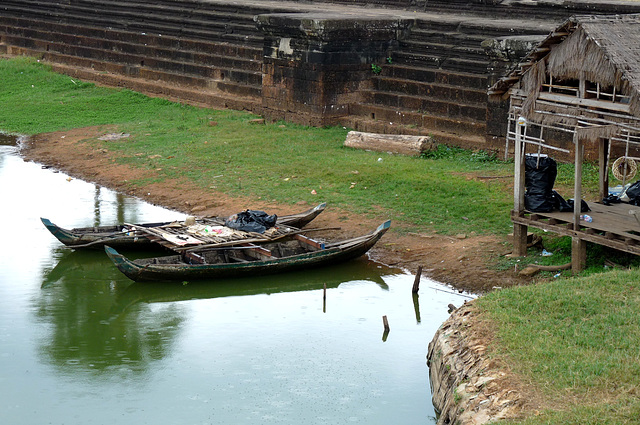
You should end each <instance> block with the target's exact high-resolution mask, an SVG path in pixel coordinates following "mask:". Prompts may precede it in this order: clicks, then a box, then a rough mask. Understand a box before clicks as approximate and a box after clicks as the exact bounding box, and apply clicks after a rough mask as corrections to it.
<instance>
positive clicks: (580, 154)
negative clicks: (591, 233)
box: [571, 129, 587, 273]
mask: <svg viewBox="0 0 640 425" xmlns="http://www.w3.org/2000/svg"><path fill="white" fill-rule="evenodd" d="M576 130H577V129H576ZM573 144H574V146H575V150H576V151H575V172H574V182H573V231H574V235H575V236H573V237H572V238H571V271H572V272H573V273H579V272H581V271H582V270H584V268H585V266H586V262H587V243H586V242H585V241H584V240H583V239H581V238H580V236H579V233H580V214H581V213H582V161H583V159H584V144H583V143H582V141H581V140H580V138H579V137H578V132H577V131H575V132H574V133H573Z"/></svg>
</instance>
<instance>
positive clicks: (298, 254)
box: [105, 220, 391, 281]
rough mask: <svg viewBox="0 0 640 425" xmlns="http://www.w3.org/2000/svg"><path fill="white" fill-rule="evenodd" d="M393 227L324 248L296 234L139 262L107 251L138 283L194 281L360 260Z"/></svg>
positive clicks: (255, 274)
mask: <svg viewBox="0 0 640 425" xmlns="http://www.w3.org/2000/svg"><path fill="white" fill-rule="evenodd" d="M390 226H391V221H390V220H389V221H386V222H384V223H382V224H381V225H380V226H378V228H377V229H376V230H374V231H373V232H371V233H369V234H367V235H364V236H360V237H356V238H352V239H347V240H343V241H339V242H332V243H326V244H325V243H321V242H318V241H315V240H313V239H310V238H308V237H306V236H302V235H296V236H295V237H294V238H292V239H290V240H287V241H281V242H272V243H266V244H262V245H254V244H247V245H243V246H235V247H229V248H213V249H209V250H201V251H197V252H185V253H183V254H178V255H171V256H166V257H155V258H145V259H139V260H129V259H128V258H126V257H124V256H123V255H122V254H119V253H118V252H117V251H116V250H115V249H113V248H111V247H109V246H105V251H106V253H107V255H108V256H109V258H110V259H111V261H113V263H114V264H115V265H116V267H117V268H118V269H119V270H120V271H121V272H122V273H124V274H125V275H126V276H127V277H128V278H130V279H132V280H135V281H190V280H196V279H216V278H228V277H240V276H260V275H263V274H272V273H281V272H285V271H290V270H300V269H308V268H312V267H321V266H326V265H332V264H337V263H340V262H343V261H347V260H351V259H353V258H357V257H359V256H361V255H363V254H364V253H366V252H367V251H369V249H371V248H372V247H373V246H374V245H375V244H376V242H378V240H380V238H381V237H382V236H383V235H384V234H385V233H386V232H387V230H388V229H389V227H390Z"/></svg>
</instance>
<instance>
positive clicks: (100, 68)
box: [8, 46, 262, 109]
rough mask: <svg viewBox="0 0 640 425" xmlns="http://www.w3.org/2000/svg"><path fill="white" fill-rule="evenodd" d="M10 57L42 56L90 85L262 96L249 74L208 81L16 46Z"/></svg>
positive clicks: (224, 76)
mask: <svg viewBox="0 0 640 425" xmlns="http://www.w3.org/2000/svg"><path fill="white" fill-rule="evenodd" d="M8 53H10V54H13V55H29V56H39V57H42V58H43V59H44V60H45V61H47V62H49V63H50V64H51V65H52V66H53V67H54V68H57V69H59V70H60V71H58V72H63V73H65V74H68V75H75V76H79V77H80V78H83V79H84V78H87V79H89V80H90V81H98V82H101V83H104V84H108V85H113V86H116V87H121V85H120V84H118V83H117V77H121V78H123V80H127V79H130V80H131V81H135V82H136V85H137V86H143V83H142V81H147V82H149V84H150V85H152V86H154V87H155V86H158V87H160V86H163V85H164V86H165V87H167V90H172V89H173V88H174V87H175V88H176V90H177V89H178V88H180V89H181V90H184V91H194V90H195V91H198V90H201V91H205V92H207V93H209V94H212V93H215V94H216V96H218V97H223V98H226V97H228V96H239V97H243V98H246V99H254V100H255V101H256V102H258V101H259V99H260V98H261V93H262V87H261V86H260V85H256V84H247V83H244V82H243V78H244V75H245V74H244V73H243V71H242V70H226V71H225V72H226V73H227V74H224V75H214V76H212V77H210V78H207V77H203V76H201V75H194V74H191V75H189V74H186V73H182V72H179V71H174V72H169V71H158V70H154V69H151V68H148V67H145V66H137V65H130V64H122V63H121V64H118V63H114V62H110V61H100V60H97V59H90V58H81V57H78V56H71V55H64V54H61V53H57V52H52V51H49V52H44V51H40V50H32V49H29V48H20V47H14V46H11V47H10V48H9V49H8ZM69 69H78V70H79V71H78V73H77V74H74V73H73V72H70V71H67V70H69ZM103 73H105V75H108V79H109V81H111V83H107V82H106V79H107V77H104V78H103V77H102V74H103ZM234 73H238V74H239V75H234ZM103 80H105V81H103ZM145 92H146V91H145ZM154 93H155V92H154ZM241 109H242V108H241Z"/></svg>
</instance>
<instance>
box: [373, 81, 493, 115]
mask: <svg viewBox="0 0 640 425" xmlns="http://www.w3.org/2000/svg"><path fill="white" fill-rule="evenodd" d="M371 91H372V92H383V93H387V94H395V95H397V96H404V95H409V96H411V97H417V98H424V99H425V100H426V101H427V102H431V101H433V100H445V99H446V100H448V101H453V102H456V103H463V104H466V105H469V106H474V107H477V108H481V109H485V108H486V107H487V92H486V91H485V90H476V89H470V88H465V87H460V86H455V85H449V84H438V83H426V82H421V81H415V80H404V79H398V78H390V77H376V78H374V79H373V88H372V90H371ZM420 109H423V108H420Z"/></svg>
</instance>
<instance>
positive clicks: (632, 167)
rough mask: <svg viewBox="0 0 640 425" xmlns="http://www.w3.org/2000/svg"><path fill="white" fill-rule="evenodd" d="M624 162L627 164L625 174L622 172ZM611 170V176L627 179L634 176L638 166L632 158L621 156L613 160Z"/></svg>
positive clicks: (622, 179)
mask: <svg viewBox="0 0 640 425" xmlns="http://www.w3.org/2000/svg"><path fill="white" fill-rule="evenodd" d="M625 163H626V164H627V173H626V174H627V175H626V176H625V172H624V166H625ZM611 172H612V173H613V177H615V178H616V179H618V180H620V181H628V180H631V179H632V178H634V177H635V175H636V173H637V172H638V166H637V165H636V162H635V161H634V160H633V159H631V158H626V157H624V156H621V157H620V158H618V159H616V160H615V161H613V165H612V166H611Z"/></svg>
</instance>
